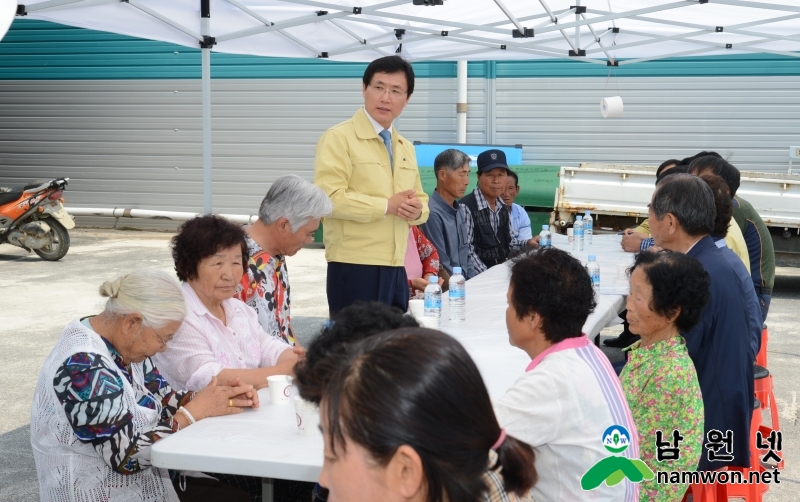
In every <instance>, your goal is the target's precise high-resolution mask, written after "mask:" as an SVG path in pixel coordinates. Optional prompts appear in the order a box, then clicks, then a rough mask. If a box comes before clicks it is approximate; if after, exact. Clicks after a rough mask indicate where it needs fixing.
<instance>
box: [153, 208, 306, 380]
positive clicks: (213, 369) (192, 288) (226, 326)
mask: <svg viewBox="0 0 800 502" xmlns="http://www.w3.org/2000/svg"><path fill="white" fill-rule="evenodd" d="M172 257H173V259H174V260H175V271H176V272H177V273H178V279H180V280H181V281H183V284H181V288H182V289H183V294H184V296H185V298H186V304H187V306H188V311H187V313H186V320H185V321H184V323H183V325H181V327H180V329H179V330H178V331H177V332H176V333H175V339H174V340H173V341H172V343H171V344H170V346H169V348H168V349H167V350H166V351H164V352H163V353H161V354H158V355H157V356H156V357H155V360H156V363H157V364H158V367H159V368H161V371H162V372H163V373H164V374H165V376H166V377H167V379H168V380H169V381H170V382H174V383H175V385H180V386H181V387H185V388H187V389H189V390H194V389H199V388H202V387H204V386H205V385H207V384H208V382H209V381H211V379H212V378H213V377H215V376H216V377H218V378H219V379H220V380H222V381H227V380H230V379H231V378H236V377H238V378H239V379H240V380H241V381H242V382H243V383H247V384H250V385H252V386H253V387H255V388H256V389H260V388H262V387H266V386H267V377H268V376H270V375H287V374H290V373H292V372H293V368H294V365H295V363H296V362H297V354H295V353H294V351H293V349H292V347H291V346H290V345H288V344H287V343H286V342H283V341H281V340H278V339H276V338H273V337H272V336H270V335H269V334H268V333H266V332H264V329H263V328H262V327H261V325H260V324H259V323H258V317H257V316H256V313H255V311H253V309H251V308H250V307H248V306H247V305H245V304H244V303H242V302H241V301H239V300H237V299H235V298H233V295H234V294H235V293H236V287H237V285H238V283H239V281H240V280H241V278H242V274H243V273H244V264H245V263H247V245H246V243H245V233H244V230H242V229H241V227H239V226H238V225H236V224H235V223H232V222H230V221H228V220H226V219H224V218H222V217H219V216H214V215H207V216H200V217H198V218H194V219H193V220H189V221H187V222H185V223H184V224H183V225H181V227H180V229H179V232H178V234H177V235H176V236H175V237H173V239H172ZM295 350H297V351H298V353H299V352H300V349H299V348H298V349H295Z"/></svg>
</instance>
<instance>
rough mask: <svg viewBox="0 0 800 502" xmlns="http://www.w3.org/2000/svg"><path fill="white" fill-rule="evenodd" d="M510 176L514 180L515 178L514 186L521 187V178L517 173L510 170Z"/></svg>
mask: <svg viewBox="0 0 800 502" xmlns="http://www.w3.org/2000/svg"><path fill="white" fill-rule="evenodd" d="M508 175H509V176H511V177H512V178H514V185H515V186H519V176H517V173H515V172H514V171H512V170H511V169H509V170H508Z"/></svg>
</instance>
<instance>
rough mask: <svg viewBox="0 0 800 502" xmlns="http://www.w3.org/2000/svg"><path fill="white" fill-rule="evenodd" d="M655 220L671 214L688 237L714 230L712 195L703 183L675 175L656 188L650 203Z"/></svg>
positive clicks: (697, 179)
mask: <svg viewBox="0 0 800 502" xmlns="http://www.w3.org/2000/svg"><path fill="white" fill-rule="evenodd" d="M650 207H651V208H652V209H653V213H654V214H655V216H656V219H658V220H661V219H662V218H663V217H664V215H665V214H667V213H672V214H673V215H675V218H677V219H678V223H680V225H681V228H682V229H683V231H684V232H686V233H687V234H688V235H690V236H692V237H697V236H701V235H710V234H711V232H713V231H714V218H716V209H715V207H714V194H713V193H712V192H711V188H709V187H708V185H707V184H706V182H705V181H703V180H701V179H700V178H698V177H697V176H693V175H691V174H683V173H679V174H675V175H672V176H668V177H666V178H665V179H664V180H663V181H662V182H661V183H659V184H658V185H656V191H655V192H654V193H653V199H652V202H651V203H650Z"/></svg>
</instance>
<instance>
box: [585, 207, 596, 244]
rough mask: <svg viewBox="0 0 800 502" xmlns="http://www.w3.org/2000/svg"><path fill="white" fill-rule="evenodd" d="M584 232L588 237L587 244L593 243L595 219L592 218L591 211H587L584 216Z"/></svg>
mask: <svg viewBox="0 0 800 502" xmlns="http://www.w3.org/2000/svg"><path fill="white" fill-rule="evenodd" d="M583 233H584V237H585V238H586V245H587V246H591V245H592V234H593V233H594V220H593V219H592V213H591V211H586V216H584V217H583Z"/></svg>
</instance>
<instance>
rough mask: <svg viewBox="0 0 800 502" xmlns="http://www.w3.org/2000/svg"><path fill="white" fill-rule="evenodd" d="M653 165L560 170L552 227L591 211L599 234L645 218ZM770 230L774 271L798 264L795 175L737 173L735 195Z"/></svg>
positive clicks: (799, 186) (562, 227)
mask: <svg viewBox="0 0 800 502" xmlns="http://www.w3.org/2000/svg"><path fill="white" fill-rule="evenodd" d="M655 174H656V167H655V166H635V165H622V164H593V163H584V164H580V167H562V168H561V171H560V172H559V184H558V189H557V190H556V194H555V204H554V208H555V210H554V212H553V214H552V216H551V224H552V225H553V226H554V227H555V229H556V230H557V231H561V232H564V231H566V228H567V227H568V226H570V225H571V224H572V221H573V220H574V218H575V215H576V214H579V213H584V212H585V211H587V210H588V211H591V212H592V215H593V218H594V219H595V224H594V225H595V228H597V229H598V230H604V229H607V230H620V229H623V228H627V227H629V226H632V225H634V224H636V223H638V222H639V221H641V220H642V219H644V218H647V205H648V204H649V203H650V197H651V196H652V195H653V190H654V188H655ZM736 194H737V195H740V196H741V197H742V198H743V199H746V200H747V201H748V202H750V203H751V204H752V205H753V207H754V208H755V209H756V211H758V214H759V215H760V216H761V218H763V220H764V223H766V224H767V226H768V227H769V228H770V234H771V235H772V240H773V242H774V244H775V259H776V265H778V266H798V265H800V174H773V173H757V172H749V171H742V172H741V185H740V187H739V190H738V191H737V192H736Z"/></svg>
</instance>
